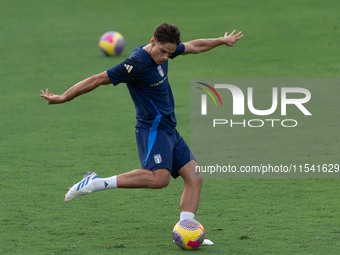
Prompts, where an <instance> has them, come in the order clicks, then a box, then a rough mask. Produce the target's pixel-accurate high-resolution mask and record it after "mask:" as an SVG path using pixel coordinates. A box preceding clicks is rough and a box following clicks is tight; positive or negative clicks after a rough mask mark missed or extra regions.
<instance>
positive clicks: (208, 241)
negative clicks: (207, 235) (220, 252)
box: [202, 239, 214, 245]
mask: <svg viewBox="0 0 340 255" xmlns="http://www.w3.org/2000/svg"><path fill="white" fill-rule="evenodd" d="M213 244H214V243H213V242H212V241H210V240H209V239H204V241H203V243H202V245H213Z"/></svg>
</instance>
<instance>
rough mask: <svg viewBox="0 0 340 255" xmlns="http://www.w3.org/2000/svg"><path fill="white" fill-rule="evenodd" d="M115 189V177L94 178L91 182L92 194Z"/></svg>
mask: <svg viewBox="0 0 340 255" xmlns="http://www.w3.org/2000/svg"><path fill="white" fill-rule="evenodd" d="M113 188H117V175H115V176H112V177H109V178H96V179H94V180H93V192H96V191H100V190H104V189H113Z"/></svg>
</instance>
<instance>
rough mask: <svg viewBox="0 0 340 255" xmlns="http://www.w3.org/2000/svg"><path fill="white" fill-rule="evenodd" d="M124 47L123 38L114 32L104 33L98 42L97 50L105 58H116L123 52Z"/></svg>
mask: <svg viewBox="0 0 340 255" xmlns="http://www.w3.org/2000/svg"><path fill="white" fill-rule="evenodd" d="M124 46H125V41H124V37H123V36H122V35H121V34H120V33H118V32H116V31H109V32H106V33H105V34H103V35H102V36H101V37H100V40H99V48H100V49H101V51H102V52H103V53H104V54H105V56H118V55H119V54H120V53H122V51H123V50H124Z"/></svg>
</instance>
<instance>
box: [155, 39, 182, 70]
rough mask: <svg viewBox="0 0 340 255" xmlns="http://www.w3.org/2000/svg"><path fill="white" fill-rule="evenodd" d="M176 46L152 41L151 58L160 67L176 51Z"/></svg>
mask: <svg viewBox="0 0 340 255" xmlns="http://www.w3.org/2000/svg"><path fill="white" fill-rule="evenodd" d="M176 48H177V45H176V44H175V43H163V44H161V43H158V42H156V41H154V43H153V48H152V50H151V58H152V59H153V61H155V63H156V64H157V65H160V64H162V63H164V62H165V61H167V60H168V58H169V57H170V56H171V54H173V53H174V52H175V51H176Z"/></svg>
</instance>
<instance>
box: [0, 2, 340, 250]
mask: <svg viewBox="0 0 340 255" xmlns="http://www.w3.org/2000/svg"><path fill="white" fill-rule="evenodd" d="M0 6H1V8H0V17H1V19H0V56H1V61H0V82H1V86H0V112H1V121H0V131H1V133H0V173H1V181H0V188H1V190H0V191H1V192H0V196H1V201H0V203H1V206H0V254H183V253H186V251H182V250H181V249H179V248H178V247H177V246H176V245H175V244H173V242H172V228H173V226H174V225H175V224H176V223H177V221H178V220H179V206H178V204H179V198H180V195H181V192H182V188H183V181H182V180H180V179H178V180H172V181H171V183H170V185H169V186H168V187H167V188H166V189H163V190H143V189H139V190H137V189H129V190H122V189H115V190H108V191H107V192H97V193H95V194H92V195H89V196H86V197H83V198H80V199H78V200H75V201H74V202H72V203H69V204H66V203H64V202H63V198H64V194H65V192H67V190H68V188H69V187H71V186H72V185H73V184H74V183H75V182H77V181H79V180H80V179H81V178H82V176H83V175H84V174H86V173H87V171H96V172H97V173H98V174H99V175H100V176H102V177H107V176H112V175H115V174H119V173H123V172H126V171H129V170H132V169H135V168H139V167H140V165H139V160H138V153H137V148H136V145H135V136H134V125H135V117H134V114H135V113H134V106H133V103H132V101H131V99H130V96H129V94H128V91H127V88H126V86H125V85H124V84H121V85H119V86H117V87H113V86H111V85H108V86H102V87H100V88H98V89H96V90H95V91H93V92H91V93H89V94H86V95H83V96H81V97H79V98H77V99H75V100H74V101H72V102H69V103H66V104H63V105H54V106H48V105H47V104H46V102H45V100H43V99H42V98H40V97H39V94H40V89H46V88H49V89H50V92H52V93H55V94H61V93H63V92H64V91H65V90H67V89H68V88H69V87H70V86H72V85H73V84H75V83H77V82H78V81H80V80H82V79H85V78H87V77H88V76H91V75H93V74H96V73H99V72H102V71H104V70H106V69H108V68H110V67H112V66H114V65H116V64H118V63H120V62H122V61H123V60H125V58H128V56H129V53H130V52H131V50H132V49H133V48H135V47H136V46H139V45H142V44H146V43H148V42H149V40H150V38H151V36H152V33H153V31H154V28H155V26H156V25H157V24H159V23H161V22H163V21H166V22H170V23H174V24H176V25H177V26H178V27H179V28H180V30H181V32H182V39H183V41H189V40H192V39H196V38H211V37H219V36H223V34H224V33H225V32H226V31H229V32H231V31H232V30H233V29H237V30H241V31H242V32H243V33H244V35H245V36H244V38H243V39H242V40H241V41H240V42H238V43H237V44H236V45H235V46H234V47H232V48H227V47H219V48H216V49H214V50H212V51H211V52H207V53H204V54H200V55H190V56H185V57H178V58H177V59H176V60H174V61H170V63H169V66H170V67H169V71H170V77H169V79H170V83H171V84H172V90H173V93H174V96H175V100H176V116H177V119H178V130H179V132H180V133H181V135H182V136H183V137H184V138H185V139H186V140H187V141H189V138H190V132H189V131H190V121H189V119H190V118H189V117H190V116H189V114H190V93H189V85H190V78H224V77H226V78H227V77H228V78H268V77H270V78H339V77H340V61H339V56H340V47H339V41H340V34H339V31H340V24H339V14H338V12H339V11H338V10H339V9H340V2H339V1H337V0H325V1H319V0H287V1H275V0H273V1H270V0H258V1H251V0H243V1H240V0H239V1H236V0H230V1H225V0H221V1H218V0H212V1H203V0H198V1H178V0H175V1H151V0H145V1H137V0H133V1H107V0H98V1H94V0H83V1H75V0H55V1H43V0H31V1H24V0H10V1H9V0H0ZM110 30H116V31H119V32H121V33H122V34H123V36H124V37H125V40H126V47H125V50H124V52H123V54H122V55H121V56H119V57H115V58H107V57H104V56H103V54H102V53H101V52H100V50H99V48H98V40H99V38H100V36H101V35H102V34H103V33H104V32H106V31H110ZM334 107H337V108H338V107H339V104H338V103H336V102H335V103H334ZM337 117H339V116H337ZM331 121H332V119H329V123H330V124H331ZM338 128H339V127H338ZM332 139H334V140H339V134H334V136H333V137H332ZM278 142H279V143H280V142H284V141H283V140H281V141H280V137H278ZM317 146H318V144H314V145H310V151H311V152H313V147H317ZM333 150H334V149H333ZM335 150H336V149H335ZM331 153H333V154H339V150H338V149H337V151H332V152H331ZM254 160H255V159H254ZM256 160H258V161H260V160H261V159H258V158H257V159H256ZM337 163H340V162H337ZM339 211H340V202H339V180H338V179H205V180H204V184H203V188H202V196H201V203H200V206H199V209H198V211H197V214H196V219H197V220H198V221H200V222H201V223H202V224H203V226H204V227H205V229H206V233H207V238H209V239H211V240H212V241H214V242H215V245H214V246H202V247H200V248H199V249H198V250H196V251H194V252H192V253H195V254H339V250H340V220H339V217H340V214H339ZM190 253H191V252H190Z"/></svg>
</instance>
